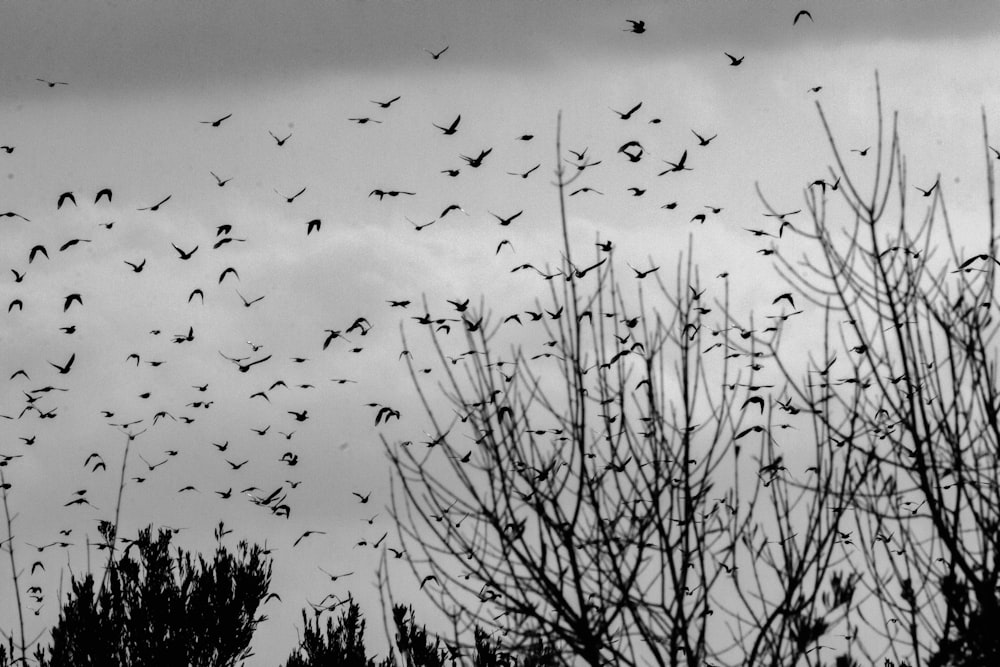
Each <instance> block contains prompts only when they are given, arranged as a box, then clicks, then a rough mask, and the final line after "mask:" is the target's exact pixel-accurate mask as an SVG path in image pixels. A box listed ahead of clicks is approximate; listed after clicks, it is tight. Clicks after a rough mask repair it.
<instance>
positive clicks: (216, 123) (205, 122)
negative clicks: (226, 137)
mask: <svg viewBox="0 0 1000 667" xmlns="http://www.w3.org/2000/svg"><path fill="white" fill-rule="evenodd" d="M232 117H233V114H231V113H229V114H226V115H225V116H223V117H222V118H219V119H217V120H200V121H198V122H199V123H201V124H202V125H211V126H212V127H219V126H220V125H222V123H223V121H226V120H229V119H230V118H232Z"/></svg>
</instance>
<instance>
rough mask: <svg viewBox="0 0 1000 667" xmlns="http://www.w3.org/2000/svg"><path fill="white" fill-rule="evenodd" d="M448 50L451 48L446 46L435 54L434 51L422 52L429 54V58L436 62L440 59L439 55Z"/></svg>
mask: <svg viewBox="0 0 1000 667" xmlns="http://www.w3.org/2000/svg"><path fill="white" fill-rule="evenodd" d="M449 48H451V46H450V45H449V46H446V47H444V48H443V49H441V50H440V51H438V52H437V53H435V52H434V51H430V50H428V49H424V51H427V53H429V54H431V58H432V59H434V60H437V59H438V58H440V57H441V55H442V54H444V52H445V51H447V50H448V49H449Z"/></svg>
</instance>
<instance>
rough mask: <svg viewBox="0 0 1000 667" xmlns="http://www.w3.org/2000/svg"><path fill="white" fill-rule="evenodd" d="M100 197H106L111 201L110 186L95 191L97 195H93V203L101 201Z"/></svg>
mask: <svg viewBox="0 0 1000 667" xmlns="http://www.w3.org/2000/svg"><path fill="white" fill-rule="evenodd" d="M101 197H107V199H108V201H109V202H110V201H111V188H102V189H101V190H99V191H98V192H97V196H96V197H94V203H95V204H96V203H97V202H99V201H101Z"/></svg>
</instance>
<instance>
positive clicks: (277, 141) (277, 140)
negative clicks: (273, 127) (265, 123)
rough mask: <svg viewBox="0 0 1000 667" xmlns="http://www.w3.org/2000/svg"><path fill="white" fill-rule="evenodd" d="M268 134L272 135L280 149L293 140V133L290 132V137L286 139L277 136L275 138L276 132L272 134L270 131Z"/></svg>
mask: <svg viewBox="0 0 1000 667" xmlns="http://www.w3.org/2000/svg"><path fill="white" fill-rule="evenodd" d="M267 133H268V134H270V135H271V138H272V139H274V142H275V143H276V144H278V147H279V148H280V147H282V146H284V145H285V142H286V141H288V140H289V139H291V138H292V133H291V132H289V133H288V136H286V137H285V138H284V139H279V138H278V137H277V136H275V134H274V132H271V131H270V130H268V131H267Z"/></svg>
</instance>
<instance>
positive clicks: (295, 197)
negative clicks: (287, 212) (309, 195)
mask: <svg viewBox="0 0 1000 667" xmlns="http://www.w3.org/2000/svg"><path fill="white" fill-rule="evenodd" d="M305 191H306V188H302V189H301V190H299V191H298V192H296V193H295V194H294V195H292V196H291V197H289V196H288V195H284V194H282V193H280V192H278V191H277V190H275V193H277V194H278V195H279V196H280V197H281V198H282V199H284V200H285V201H287V202H288V203H289V204H291V203H292V202H294V201H295V200H296V199H297V198H298V197H299V195H301V194H302V193H303V192H305Z"/></svg>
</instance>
